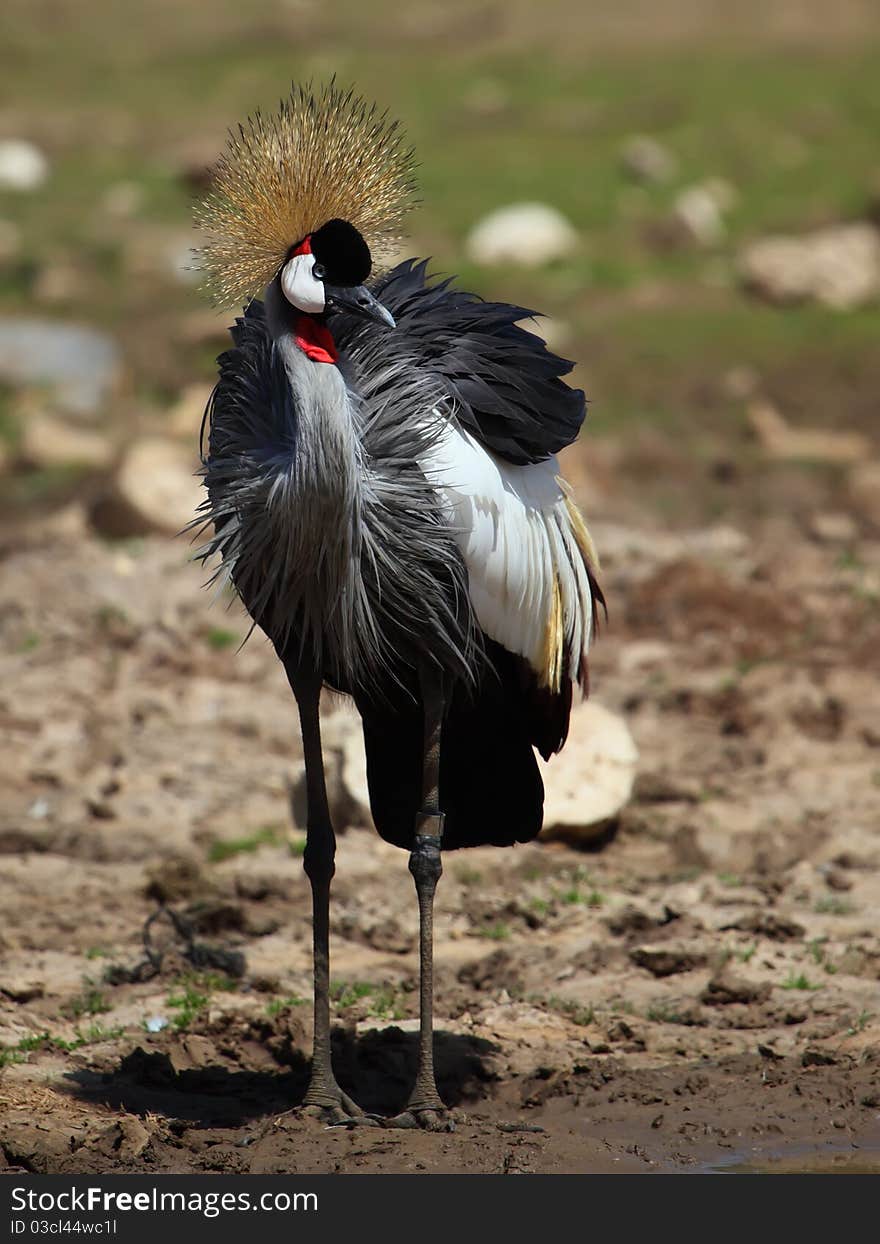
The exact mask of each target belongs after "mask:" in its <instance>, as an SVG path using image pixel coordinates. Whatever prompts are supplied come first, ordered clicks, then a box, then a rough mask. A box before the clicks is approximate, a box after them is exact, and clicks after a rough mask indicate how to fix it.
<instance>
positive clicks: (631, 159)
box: [620, 134, 678, 182]
mask: <svg viewBox="0 0 880 1244" xmlns="http://www.w3.org/2000/svg"><path fill="white" fill-rule="evenodd" d="M620 163H621V167H622V168H623V170H624V172H625V173H628V174H629V176H630V177H633V178H634V179H635V180H636V181H644V182H664V181H671V180H672V178H673V177H674V176H675V174H676V172H677V171H678V163H677V161H676V159H675V156H674V155H673V154H672V152H671V151H670V150H669V148H668V147H664V146H663V144H662V143H661V142H658V141H657V139H656V138H652V137H651V136H650V135H649V134H634V135H633V136H632V137H631V138H628V139H627V140H626V142H625V143H624V144H623V146H622V147H621V149H620Z"/></svg>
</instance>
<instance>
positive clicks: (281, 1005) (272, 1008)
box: [266, 993, 306, 1019]
mask: <svg viewBox="0 0 880 1244" xmlns="http://www.w3.org/2000/svg"><path fill="white" fill-rule="evenodd" d="M305 1001H306V1000H305V998H300V997H299V996H298V995H297V994H295V993H292V994H288V995H287V996H286V997H284V998H273V999H272V1000H271V1002H268V1003H267V1004H266V1014H267V1015H268V1016H269V1018H270V1019H274V1018H275V1016H276V1015H280V1014H281V1012H282V1011H287V1010H289V1009H290V1008H291V1007H294V1006H304V1005H305Z"/></svg>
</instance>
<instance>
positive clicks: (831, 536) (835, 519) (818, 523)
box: [810, 511, 859, 544]
mask: <svg viewBox="0 0 880 1244" xmlns="http://www.w3.org/2000/svg"><path fill="white" fill-rule="evenodd" d="M810 530H811V531H812V533H813V535H814V536H815V537H816V539H817V540H821V541H822V543H823V544H849V543H851V542H852V541H853V540H855V539H856V538H857V536H858V534H859V528H858V524H857V523H856V521H855V519H854V518H853V516H852V515H851V514H845V513H843V512H840V511H824V512H820V513H819V514H814V515H813V516H812V518H811V519H810Z"/></svg>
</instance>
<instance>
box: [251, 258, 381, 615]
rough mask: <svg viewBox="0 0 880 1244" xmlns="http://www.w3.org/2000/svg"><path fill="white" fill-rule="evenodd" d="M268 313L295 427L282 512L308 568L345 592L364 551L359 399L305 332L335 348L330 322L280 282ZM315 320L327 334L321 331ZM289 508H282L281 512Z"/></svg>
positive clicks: (329, 588) (328, 587)
mask: <svg viewBox="0 0 880 1244" xmlns="http://www.w3.org/2000/svg"><path fill="white" fill-rule="evenodd" d="M265 305H266V317H267V322H268V326H269V331H270V333H271V335H272V338H273V340H274V343H275V349H276V351H277V353H278V355H279V357H280V359H281V361H282V363H283V365H284V370H285V373H286V376H287V383H288V386H289V391H290V396H291V399H292V403H291V413H292V416H293V421H294V425H295V450H294V453H293V455H292V457H291V460H290V463H289V467H288V474H287V487H286V489H285V491H284V496H285V503H284V504H283V505H282V506H281V507H280V509H279V511H278V518H279V521H280V522H281V525H282V528H283V530H284V532H285V540H287V541H288V542H293V544H295V545H296V546H297V547H296V551H295V562H296V564H298V566H299V567H300V570H301V571H303V572H305V573H308V571H309V569H310V568H311V569H313V570H315V571H317V569H318V568H320V573H321V575H322V577H324V578H325V579H328V580H330V581H329V582H326V583H325V591H326V592H328V593H329V594H330V595H333V594H335V593H336V592H339V591H344V579H345V574H346V567H347V565H348V563H349V561H350V559H351V558H352V556H356V555H357V549H358V547H359V539H360V537H359V517H360V512H361V489H362V477H363V471H362V469H361V468H362V462H361V458H362V449H361V437H360V434H359V418H358V410H357V403H356V400H355V398H354V397H353V395H352V394H351V392H350V390H349V388H348V386H347V385H346V383H345V379H344V377H343V374H342V372H341V371H340V369H339V367H337V366H336V365H335V363H334V362H332V361H322V360H321V359H320V358H318V359H316V358H315V354H314V352H313V351H312V350H310V349H308V348H305V346H304V344H303V336H304V335H305V334H312V340H311V342H308V341H307V342H306V345H313V346H314V349H315V350H317V351H320V350H321V349H324V348H326V346H327V344H328V339H329V347H330V348H331V349H332V351H333V354H334V356H335V346H333V341H332V337H330V335H329V332H328V330H327V329H326V325H324V324H323V323H322V321H321V320H320V319H318V318H316V317H311V316H307V317H303V315H302V313H301V312H300V311H298V310H297V309H296V308H295V307H292V306H291V305H290V303H289V302H288V301H287V299H286V298H285V297H284V295H283V293H282V292H281V289H280V283H279V282H275V283H273V285H272V286H270V287H269V289H268V290H267V291H266V300H265ZM303 319H306V320H309V321H311V323H312V325H314V326H315V327H319V328H323V330H324V333H326V337H324V336H322V335H320V334H318V335H315V333H314V328H312V327H310V326H306V325H303V323H302V320H303ZM282 510H283V511H284V513H281V511H282Z"/></svg>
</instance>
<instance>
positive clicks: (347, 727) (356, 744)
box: [291, 705, 373, 833]
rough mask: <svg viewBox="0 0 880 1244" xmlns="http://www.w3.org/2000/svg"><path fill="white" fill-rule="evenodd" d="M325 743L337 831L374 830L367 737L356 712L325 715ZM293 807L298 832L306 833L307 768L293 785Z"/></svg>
mask: <svg viewBox="0 0 880 1244" xmlns="http://www.w3.org/2000/svg"><path fill="white" fill-rule="evenodd" d="M321 742H322V745H323V749H324V776H325V779H326V782H327V801H328V803H329V804H330V817H331V819H332V821H333V827H334V829H335V830H336V832H337V833H342V832H343V831H344V830H346V829H348V828H349V827H351V826H371V825H372V824H373V817H372V813H371V812H370V792H369V788H368V786H367V757H366V753H365V751H364V735H363V728H362V726H361V720H360V717H359V716H358V714H357V713H356V712H355V710H354V709H353V708H351V707H348V706H345V705H337V706H334V707H333V708H331V709H329V710H328V711H326V712H322V714H321ZM291 805H292V810H293V819H294V822H295V823H296V826H297V828H298V829H303V830H304V829H305V828H306V808H307V801H306V777H305V769H304V768H302V769H300V770H298V771H297V773H296V774H295V776H294V777H293V780H292V782H291Z"/></svg>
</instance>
